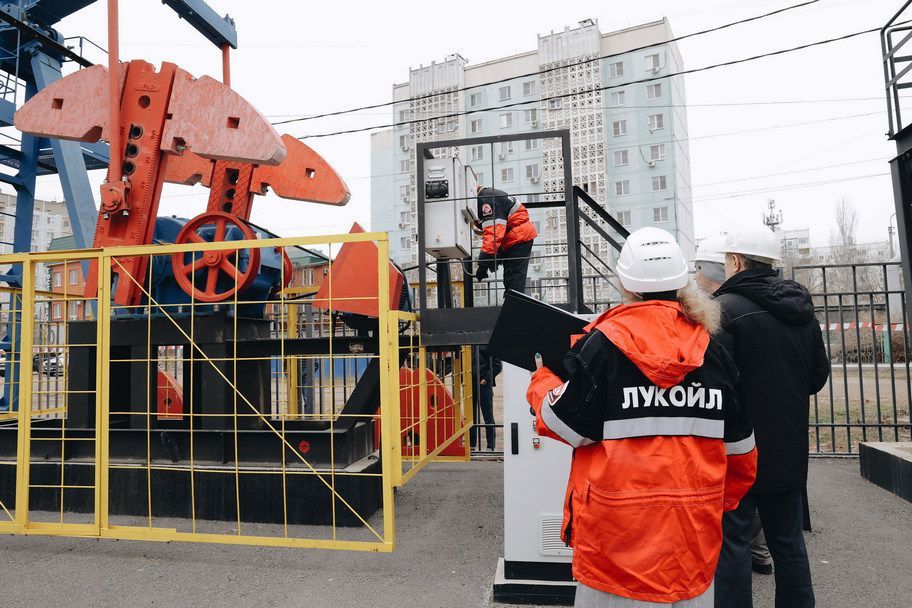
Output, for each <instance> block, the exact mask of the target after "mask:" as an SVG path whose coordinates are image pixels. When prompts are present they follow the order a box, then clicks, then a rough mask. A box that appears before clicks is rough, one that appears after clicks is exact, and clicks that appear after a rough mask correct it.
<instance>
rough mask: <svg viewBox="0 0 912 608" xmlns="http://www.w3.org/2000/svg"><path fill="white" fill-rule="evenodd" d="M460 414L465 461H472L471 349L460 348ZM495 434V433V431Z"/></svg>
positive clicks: (469, 347)
mask: <svg viewBox="0 0 912 608" xmlns="http://www.w3.org/2000/svg"><path fill="white" fill-rule="evenodd" d="M460 359H461V360H462V399H463V401H462V410H463V411H462V413H463V415H464V416H465V425H466V432H465V459H466V461H469V460H472V444H471V437H470V435H471V432H472V431H471V429H472V425H474V424H475V375H474V373H473V368H472V363H473V361H472V347H471V346H463V347H462V356H461V357H460ZM495 432H496V431H495ZM476 439H477V440H478V441H479V442H480V441H481V434H480V433H476ZM479 445H481V444H480V443H479Z"/></svg>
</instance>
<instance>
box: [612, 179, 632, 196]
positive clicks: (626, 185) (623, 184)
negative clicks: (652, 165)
mask: <svg viewBox="0 0 912 608" xmlns="http://www.w3.org/2000/svg"><path fill="white" fill-rule="evenodd" d="M614 193H615V194H616V195H618V196H627V195H628V194H630V180H629V179H625V180H622V181H619V182H614Z"/></svg>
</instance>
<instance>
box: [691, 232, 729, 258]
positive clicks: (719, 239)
mask: <svg viewBox="0 0 912 608" xmlns="http://www.w3.org/2000/svg"><path fill="white" fill-rule="evenodd" d="M724 244H725V237H724V236H710V237H707V238H705V239H703V240H702V241H701V242H700V246H699V247H697V255H695V256H694V259H693V261H694V262H715V263H716V264H724V263H725V250H724V249H723V246H724Z"/></svg>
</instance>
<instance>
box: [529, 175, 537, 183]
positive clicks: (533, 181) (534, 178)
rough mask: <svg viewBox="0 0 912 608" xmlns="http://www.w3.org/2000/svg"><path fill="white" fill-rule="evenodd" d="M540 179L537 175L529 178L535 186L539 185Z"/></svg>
mask: <svg viewBox="0 0 912 608" xmlns="http://www.w3.org/2000/svg"><path fill="white" fill-rule="evenodd" d="M538 179H539V178H538V176H537V175H533V176H532V177H530V178H529V181H530V182H532V183H533V184H537V183H538Z"/></svg>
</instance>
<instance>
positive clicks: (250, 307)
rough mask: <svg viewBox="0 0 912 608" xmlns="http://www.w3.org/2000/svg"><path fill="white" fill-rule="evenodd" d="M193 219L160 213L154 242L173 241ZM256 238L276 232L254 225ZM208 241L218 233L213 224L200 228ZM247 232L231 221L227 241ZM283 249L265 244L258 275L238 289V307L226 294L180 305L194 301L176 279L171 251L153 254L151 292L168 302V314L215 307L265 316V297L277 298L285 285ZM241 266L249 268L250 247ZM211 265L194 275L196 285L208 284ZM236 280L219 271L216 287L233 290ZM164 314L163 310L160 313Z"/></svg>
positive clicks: (196, 255) (243, 252)
mask: <svg viewBox="0 0 912 608" xmlns="http://www.w3.org/2000/svg"><path fill="white" fill-rule="evenodd" d="M189 221H190V220H188V219H186V218H180V217H176V216H171V217H159V218H157V219H156V221H155V232H154V234H153V242H154V243H159V244H165V243H174V242H175V240H176V239H177V235H178V233H179V232H180V231H181V229H182V228H183V227H184V226H185V225H186V224H187V223H188V222H189ZM253 231H254V233H255V234H256V236H257V238H260V239H268V238H273V237H274V236H275V235H272V234H269V233H268V232H265V231H263V230H259V229H256V228H253ZM197 234H198V235H199V236H201V237H202V238H203V239H204V240H205V241H208V242H212V241H213V239H214V237H215V227H214V226H204V227H202V228H200V229H199V230H198V231H197ZM244 238H245V236H244V233H243V232H242V231H241V230H240V229H239V228H237V227H236V226H231V225H229V226H228V228H227V231H226V233H225V240H226V241H240V240H244ZM201 256H202V254H201V253H199V252H196V253H185V254H184V263H185V264H190V263H192V262H193V261H194V260H196V259H199V258H200V257H201ZM283 261H284V260H283V253H282V250H281V249H278V248H275V247H263V248H261V249H260V266H259V270H258V271H257V273H256V276H255V278H254V280H253V282H252V283H251V284H250V286H249V287H248V288H247V289H246V290H244V292H243V293H239V294H238V295H237V297H236V299H237V303H238V304H237V310H236V311H235V310H234V308H235V296H231V297H229V298H227V299H226V300H225V301H224V302H219V303H212V304H209V303H202V302H199V301H197V302H196V303H195V304H194V306H193V310H191V309H190V308H189V306H188V307H187V308H186V309H184V308H180V307H179V306H177V305H184V304H187V305H189V304H190V303H191V297H190V294H188V293H187V292H185V291H184V289H183V288H182V287H181V286H180V284H179V283H178V282H177V280H176V279H175V278H174V269H173V268H172V265H171V256H170V255H157V256H154V257H153V258H152V269H151V273H150V277H151V285H150V286H149V293H150V294H151V295H152V298H153V300H154V301H155V302H156V303H157V304H160V305H167V306H168V307H167V308H165V310H167V311H168V314H171V315H174V314H191V313H194V314H206V313H211V312H214V311H216V310H219V311H225V310H228V312H229V314H237V315H238V316H239V317H244V318H264V317H265V314H266V303H265V302H266V301H267V300H270V299H274V297H275V294H276V293H277V292H278V291H279V290H280V289H281V288H282V278H283V276H282V265H283ZM237 262H238V269H239V271H240V272H246V271H247V268H248V265H249V264H250V251H249V250H247V249H243V250H241V251H240V252H239V254H238V258H237ZM207 272H208V269H207V268H205V267H204V268H202V269H200V270H197V271H196V272H195V273H194V276H193V283H194V285H205V281H206V275H207ZM233 284H234V280H233V278H232V277H230V276H228V275H227V274H226V273H224V272H223V273H220V275H219V279H218V283H217V284H216V288H217V291H219V292H221V291H226V290H230V289H231V288H232V286H233ZM152 310H153V314H156V313H155V312H154V311H155V308H154V307H153V308H152ZM157 314H161V313H157Z"/></svg>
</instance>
